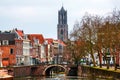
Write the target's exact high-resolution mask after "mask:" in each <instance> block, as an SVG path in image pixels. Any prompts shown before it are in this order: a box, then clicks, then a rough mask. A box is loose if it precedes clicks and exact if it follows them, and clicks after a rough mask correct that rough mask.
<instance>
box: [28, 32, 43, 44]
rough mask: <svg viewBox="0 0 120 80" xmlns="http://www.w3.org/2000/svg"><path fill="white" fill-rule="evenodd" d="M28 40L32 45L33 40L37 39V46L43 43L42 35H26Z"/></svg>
mask: <svg viewBox="0 0 120 80" xmlns="http://www.w3.org/2000/svg"><path fill="white" fill-rule="evenodd" d="M28 39H30V40H31V42H32V43H34V39H38V40H39V44H43V43H44V37H43V35H42V34H28Z"/></svg>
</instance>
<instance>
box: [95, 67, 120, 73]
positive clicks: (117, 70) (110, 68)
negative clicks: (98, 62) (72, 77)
mask: <svg viewBox="0 0 120 80" xmlns="http://www.w3.org/2000/svg"><path fill="white" fill-rule="evenodd" d="M96 68H100V66H97V67H96ZM100 69H105V70H110V71H114V72H120V69H116V70H115V67H114V66H112V67H111V66H110V67H109V69H107V66H102V68H100Z"/></svg>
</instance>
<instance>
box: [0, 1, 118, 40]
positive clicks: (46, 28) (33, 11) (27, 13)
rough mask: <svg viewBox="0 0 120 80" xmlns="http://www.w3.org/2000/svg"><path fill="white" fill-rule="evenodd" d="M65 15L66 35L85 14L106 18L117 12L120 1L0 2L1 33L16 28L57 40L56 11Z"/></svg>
mask: <svg viewBox="0 0 120 80" xmlns="http://www.w3.org/2000/svg"><path fill="white" fill-rule="evenodd" d="M62 5H63V6H64V9H65V10H67V13H68V26H69V32H70V31H71V30H72V28H73V25H74V23H75V22H76V21H80V19H81V18H82V16H83V15H84V14H85V13H86V12H87V13H89V14H92V15H100V16H105V15H107V14H109V12H112V10H113V9H115V8H116V9H120V0H0V30H2V31H5V30H11V29H13V28H18V29H20V30H23V31H24V33H26V34H29V33H36V34H43V36H44V37H45V38H54V39H56V38H57V24H58V10H60V9H61V7H62Z"/></svg>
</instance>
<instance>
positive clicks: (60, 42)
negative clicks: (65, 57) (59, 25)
mask: <svg viewBox="0 0 120 80" xmlns="http://www.w3.org/2000/svg"><path fill="white" fill-rule="evenodd" d="M55 41H56V42H57V43H59V44H61V45H62V46H66V44H65V43H64V42H63V41H61V40H55Z"/></svg>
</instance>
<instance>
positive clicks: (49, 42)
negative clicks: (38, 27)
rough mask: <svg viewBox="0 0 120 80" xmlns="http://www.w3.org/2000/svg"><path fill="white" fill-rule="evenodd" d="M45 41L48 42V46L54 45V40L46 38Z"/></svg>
mask: <svg viewBox="0 0 120 80" xmlns="http://www.w3.org/2000/svg"><path fill="white" fill-rule="evenodd" d="M45 40H46V41H47V42H48V44H52V43H53V39H52V38H46V39H45Z"/></svg>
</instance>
